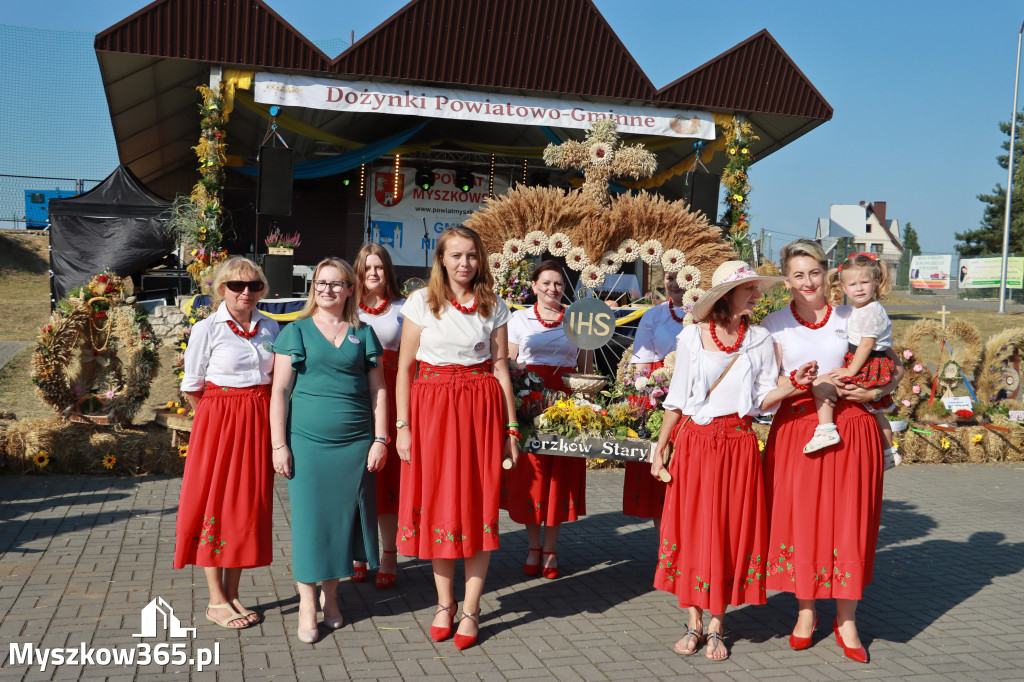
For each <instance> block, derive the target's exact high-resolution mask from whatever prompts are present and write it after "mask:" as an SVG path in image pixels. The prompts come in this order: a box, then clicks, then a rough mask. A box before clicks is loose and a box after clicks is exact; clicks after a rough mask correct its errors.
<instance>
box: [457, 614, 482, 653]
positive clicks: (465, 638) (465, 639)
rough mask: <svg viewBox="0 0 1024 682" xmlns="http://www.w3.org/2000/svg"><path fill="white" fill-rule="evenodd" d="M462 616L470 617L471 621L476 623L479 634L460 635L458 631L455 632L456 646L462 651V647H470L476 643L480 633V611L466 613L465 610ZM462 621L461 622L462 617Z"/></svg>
mask: <svg viewBox="0 0 1024 682" xmlns="http://www.w3.org/2000/svg"><path fill="white" fill-rule="evenodd" d="M462 618H463V619H465V618H469V619H470V620H471V621H473V622H474V623H476V633H477V634H476V635H460V634H459V633H457V632H456V633H455V640H454V641H455V648H456V649H458V650H460V651H461V650H462V649H468V648H469V647H471V646H473V645H474V644H476V637H477V635H479V634H480V612H479V611H477V612H476V613H466V612H465V611H463V612H462ZM460 622H461V619H460Z"/></svg>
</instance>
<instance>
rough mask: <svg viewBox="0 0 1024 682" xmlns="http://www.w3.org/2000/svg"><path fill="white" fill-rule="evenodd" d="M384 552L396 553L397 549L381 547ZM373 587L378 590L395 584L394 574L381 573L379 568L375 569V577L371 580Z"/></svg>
mask: <svg viewBox="0 0 1024 682" xmlns="http://www.w3.org/2000/svg"><path fill="white" fill-rule="evenodd" d="M381 552H382V553H384V554H398V550H397V549H382V550H381ZM373 585H374V587H376V588H377V589H378V590H386V589H387V588H389V587H394V586H395V574H394V573H382V572H381V571H380V570H378V571H377V578H376V580H374V581H373Z"/></svg>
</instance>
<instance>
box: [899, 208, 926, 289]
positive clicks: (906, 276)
mask: <svg viewBox="0 0 1024 682" xmlns="http://www.w3.org/2000/svg"><path fill="white" fill-rule="evenodd" d="M920 255H921V244H920V242H918V241H917V230H915V229H914V226H913V225H911V224H910V223H909V222H908V223H907V229H905V230H903V255H902V256H900V262H899V263H898V264H897V265H896V286H898V287H906V286H910V259H911V258H912V257H913V256H920Z"/></svg>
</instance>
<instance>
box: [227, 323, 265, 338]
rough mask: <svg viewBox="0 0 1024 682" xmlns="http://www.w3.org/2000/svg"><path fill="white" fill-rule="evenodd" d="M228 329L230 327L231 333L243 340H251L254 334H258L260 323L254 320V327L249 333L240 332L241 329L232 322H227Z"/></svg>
mask: <svg viewBox="0 0 1024 682" xmlns="http://www.w3.org/2000/svg"><path fill="white" fill-rule="evenodd" d="M228 327H230V328H231V331H233V332H234V333H235V334H237V335H238V336H241V337H242V338H243V339H251V338H252V337H254V336H256V334H258V333H259V331H260V321H259V320H256V326H255V327H253V328H252V331H251V332H246V331H242V330H241V329H239V328H238V325H237V324H235V323H234V321H233V320H228Z"/></svg>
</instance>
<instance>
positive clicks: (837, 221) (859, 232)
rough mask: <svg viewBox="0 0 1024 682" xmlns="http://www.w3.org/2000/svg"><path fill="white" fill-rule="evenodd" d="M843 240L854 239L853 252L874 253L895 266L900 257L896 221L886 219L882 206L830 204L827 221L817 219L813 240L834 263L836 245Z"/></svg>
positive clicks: (878, 202)
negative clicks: (846, 238) (845, 238)
mask: <svg viewBox="0 0 1024 682" xmlns="http://www.w3.org/2000/svg"><path fill="white" fill-rule="evenodd" d="M843 237H849V238H851V239H853V250H854V252H857V251H865V252H867V253H877V254H879V256H880V257H882V258H883V259H884V260H886V261H888V262H891V263H896V262H897V261H899V259H900V256H901V255H902V254H903V241H902V239H901V237H900V225H899V221H897V220H896V219H895V218H892V219H887V218H886V215H885V202H884V201H876V202H874V203H870V204H869V203H867V202H865V201H862V202H860V203H859V204H832V205H831V206H830V207H829V215H828V217H827V218H818V229H817V231H816V232H815V235H814V238H815V239H816V240H817V241H818V242H819V243H820V244H821V245H822V247H823V248H824V249H825V254H826V255H827V256H828V258H829V260H833V258H834V252H835V248H836V245H837V244H838V243H839V240H840V239H842V238H843Z"/></svg>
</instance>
